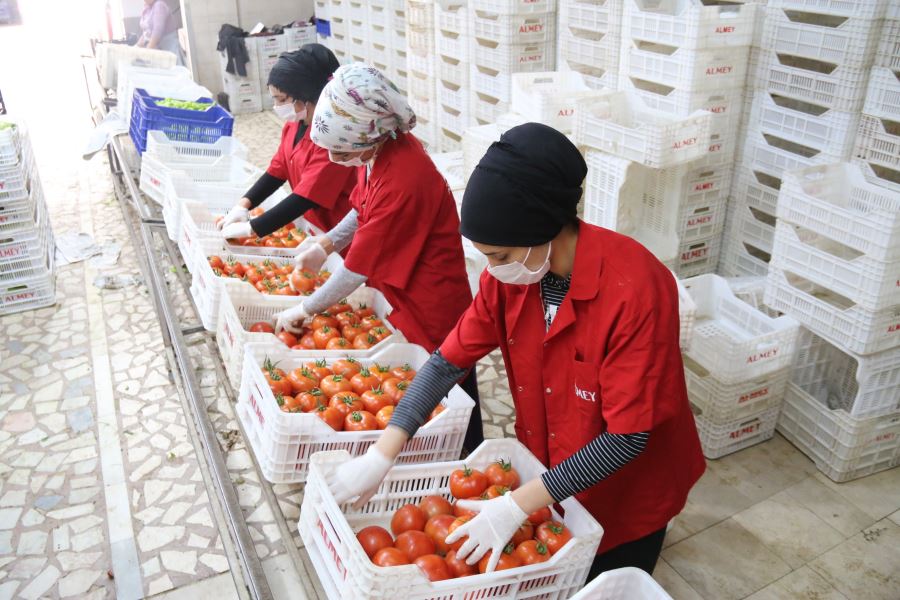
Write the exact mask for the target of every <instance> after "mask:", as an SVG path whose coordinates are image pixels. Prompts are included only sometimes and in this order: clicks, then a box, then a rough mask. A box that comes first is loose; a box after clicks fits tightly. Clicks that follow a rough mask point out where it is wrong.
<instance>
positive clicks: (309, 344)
mask: <svg viewBox="0 0 900 600" xmlns="http://www.w3.org/2000/svg"><path fill="white" fill-rule="evenodd" d="M299 345H300V346H302V347H303V348H305V349H307V350H315V349H316V340H314V339H313V336H312V334H311V333H307V334H306V335H304V336H302V337H301V338H300V344H299Z"/></svg>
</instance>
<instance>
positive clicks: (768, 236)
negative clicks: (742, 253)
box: [726, 202, 776, 255]
mask: <svg viewBox="0 0 900 600" xmlns="http://www.w3.org/2000/svg"><path fill="white" fill-rule="evenodd" d="M775 220H776V219H775V215H770V214H768V213H766V212H764V211H762V210H760V209H758V208H754V207H752V206H742V205H740V204H739V203H737V202H732V204H731V206H730V207H729V214H728V222H727V224H726V228H727V229H728V234H727V235H728V236H729V238H731V239H736V240H737V239H739V240H742V241H745V242H749V243H750V244H751V245H753V246H754V247H756V248H759V249H761V250H763V251H765V252H766V253H768V254H770V255H771V254H772V245H773V243H774V242H775Z"/></svg>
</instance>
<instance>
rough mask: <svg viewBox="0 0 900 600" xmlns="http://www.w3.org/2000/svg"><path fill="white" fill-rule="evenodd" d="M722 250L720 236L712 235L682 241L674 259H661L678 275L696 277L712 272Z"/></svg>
mask: <svg viewBox="0 0 900 600" xmlns="http://www.w3.org/2000/svg"><path fill="white" fill-rule="evenodd" d="M721 250H722V236H721V235H712V236H709V237H707V238H703V239H698V240H689V241H682V242H681V243H680V244H679V246H678V256H677V257H676V258H675V260H674V261H663V262H664V263H666V265H667V266H669V268H670V269H672V270H673V271H675V274H676V275H678V277H680V278H682V279H684V278H687V277H696V276H697V275H703V274H704V273H712V272H713V271H715V269H716V265H717V264H718V263H719V254H720V253H721Z"/></svg>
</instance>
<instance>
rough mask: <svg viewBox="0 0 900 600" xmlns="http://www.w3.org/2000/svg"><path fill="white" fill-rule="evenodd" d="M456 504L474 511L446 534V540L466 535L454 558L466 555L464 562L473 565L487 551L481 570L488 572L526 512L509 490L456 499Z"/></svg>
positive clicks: (451, 540)
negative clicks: (485, 496) (484, 567)
mask: <svg viewBox="0 0 900 600" xmlns="http://www.w3.org/2000/svg"><path fill="white" fill-rule="evenodd" d="M457 505H459V507H460V508H461V509H464V510H471V511H473V512H477V513H478V515H477V516H476V517H475V518H474V519H472V520H471V521H469V522H467V523H465V524H463V525H461V526H460V527H459V528H457V529H456V530H455V531H454V532H453V533H451V534H450V535H448V536H447V544H452V543H453V542H456V541H457V540H459V539H462V538H464V537H466V536H469V539H468V540H466V541H465V543H464V544H463V545H462V547H460V549H459V550H457V552H456V556H457V557H458V558H466V556H468V557H469V558H468V559H467V560H466V563H467V564H470V565H474V564H476V563H477V562H478V561H479V560H481V557H483V556H484V555H485V554H486V553H487V552H489V551H490V552H491V558H490V560H489V561H488V565H487V570H486V571H485V572H486V573H490V572H492V571H493V570H494V569H495V568H496V567H497V563H498V562H500V553H501V552H503V548H505V547H506V544H508V543H509V540H510V539H512V536H513V535H515V533H516V530H517V529H518V528H519V527H520V526H521V525H522V522H523V521H525V519H527V518H528V515H526V514H525V512H524V511H523V510H522V509H521V508H519V505H518V504H516V501H515V500H513V497H512V494H510V493H509V492H507V493H505V494H503V495H502V496H500V497H499V498H494V499H493V500H459V501H457ZM470 553H471V554H470Z"/></svg>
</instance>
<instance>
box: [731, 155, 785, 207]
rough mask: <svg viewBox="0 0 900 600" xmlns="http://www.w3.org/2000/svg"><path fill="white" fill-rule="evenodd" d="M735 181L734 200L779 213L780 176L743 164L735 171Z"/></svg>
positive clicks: (732, 192) (732, 190) (733, 187)
mask: <svg viewBox="0 0 900 600" xmlns="http://www.w3.org/2000/svg"><path fill="white" fill-rule="evenodd" d="M733 182H734V183H733V185H732V189H731V198H732V199H733V200H734V202H739V203H741V204H743V205H744V206H751V207H753V208H757V209H760V210H762V211H763V212H764V213H766V214H770V215H774V214H777V213H776V207H777V206H778V194H779V190H780V189H781V178H780V177H774V176H772V175H770V174H769V173H766V172H765V171H761V170H758V169H751V168H750V167H747V166H744V165H743V164H741V165H739V166H738V168H737V170H736V171H735V176H734V178H733Z"/></svg>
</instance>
